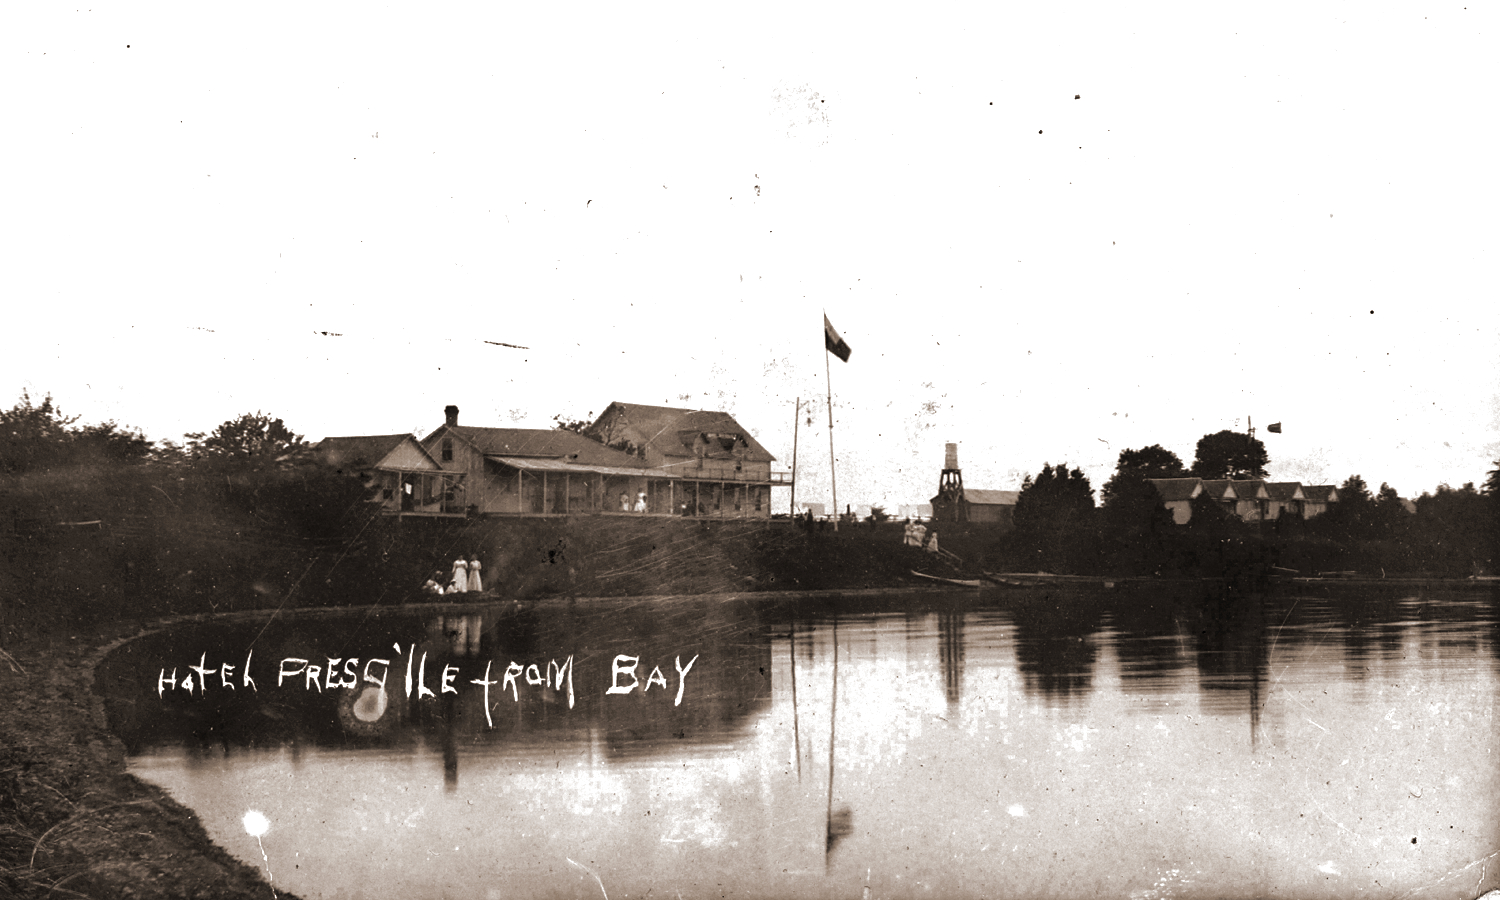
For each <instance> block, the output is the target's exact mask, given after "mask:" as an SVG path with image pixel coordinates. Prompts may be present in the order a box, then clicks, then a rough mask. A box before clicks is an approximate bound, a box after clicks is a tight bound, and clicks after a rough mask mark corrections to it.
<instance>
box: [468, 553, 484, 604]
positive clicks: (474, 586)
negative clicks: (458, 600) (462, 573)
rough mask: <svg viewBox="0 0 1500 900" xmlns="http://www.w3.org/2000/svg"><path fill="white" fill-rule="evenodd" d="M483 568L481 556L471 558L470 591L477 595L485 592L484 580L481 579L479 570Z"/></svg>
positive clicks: (476, 555)
mask: <svg viewBox="0 0 1500 900" xmlns="http://www.w3.org/2000/svg"><path fill="white" fill-rule="evenodd" d="M481 568H483V567H482V566H481V565H480V564H479V554H477V553H476V554H474V555H473V556H470V557H469V590H471V591H473V592H475V593H476V594H477V593H481V592H483V591H484V580H483V579H481V578H480V577H479V570H480V569H481Z"/></svg>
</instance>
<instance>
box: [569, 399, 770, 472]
mask: <svg viewBox="0 0 1500 900" xmlns="http://www.w3.org/2000/svg"><path fill="white" fill-rule="evenodd" d="M615 417H623V418H624V420H625V424H626V425H628V426H630V427H631V428H633V429H634V430H635V431H636V432H637V433H638V434H640V435H641V437H642V438H644V439H645V441H646V443H647V444H648V445H650V446H651V447H652V448H653V449H655V450H656V451H658V452H660V453H661V454H662V455H664V456H673V457H691V456H694V455H696V454H695V453H694V450H693V445H694V443H695V442H696V441H697V440H698V438H699V436H700V435H724V436H729V435H739V436H740V437H741V438H742V439H743V440H744V442H745V449H744V458H745V459H746V460H748V461H751V462H770V461H771V460H773V459H775V458H776V457H774V456H772V455H771V454H770V453H768V452H767V451H766V448H765V447H762V446H761V445H760V442H759V441H757V440H756V439H755V435H753V434H751V433H750V432H749V431H747V430H746V429H745V428H743V427H742V426H741V425H740V423H738V422H736V421H735V420H734V417H733V416H731V415H730V414H729V413H726V412H715V411H712V410H701V409H677V408H675V407H671V406H647V405H645V404H642V403H621V402H619V401H618V400H617V401H614V402H613V403H610V404H609V406H607V407H605V409H604V412H603V413H601V414H600V415H599V418H598V419H595V420H594V424H593V425H592V426H590V429H591V430H602V429H603V428H605V427H606V426H605V425H604V422H605V420H606V419H610V420H611V422H612V421H613V418H615ZM713 440H714V439H713V438H711V439H710V442H711V443H712V442H713ZM725 440H727V437H726V438H725ZM731 452H732V451H730V450H728V449H725V450H723V451H722V454H721V453H719V452H711V453H710V454H709V455H710V456H715V455H724V456H729V455H731Z"/></svg>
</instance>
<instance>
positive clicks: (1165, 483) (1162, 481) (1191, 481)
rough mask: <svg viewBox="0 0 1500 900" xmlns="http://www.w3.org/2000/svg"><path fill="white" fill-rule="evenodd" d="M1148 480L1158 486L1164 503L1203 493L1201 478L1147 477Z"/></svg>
mask: <svg viewBox="0 0 1500 900" xmlns="http://www.w3.org/2000/svg"><path fill="white" fill-rule="evenodd" d="M1146 480H1147V481H1149V482H1151V484H1152V486H1153V487H1155V488H1156V492H1157V493H1158V494H1160V495H1161V499H1162V502H1163V503H1171V502H1174V501H1178V500H1191V499H1193V498H1194V497H1196V496H1198V495H1199V494H1201V493H1203V479H1201V478H1147V479H1146Z"/></svg>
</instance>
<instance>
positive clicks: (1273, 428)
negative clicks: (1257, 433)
mask: <svg viewBox="0 0 1500 900" xmlns="http://www.w3.org/2000/svg"><path fill="white" fill-rule="evenodd" d="M1266 430H1267V431H1269V432H1271V433H1272V434H1281V423H1280V422H1272V423H1271V424H1270V425H1267V426H1266Z"/></svg>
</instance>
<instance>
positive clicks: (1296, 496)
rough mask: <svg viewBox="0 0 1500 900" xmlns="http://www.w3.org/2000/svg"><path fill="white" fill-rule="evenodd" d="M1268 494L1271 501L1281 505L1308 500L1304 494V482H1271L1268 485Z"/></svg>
mask: <svg viewBox="0 0 1500 900" xmlns="http://www.w3.org/2000/svg"><path fill="white" fill-rule="evenodd" d="M1266 493H1267V494H1270V495H1271V499H1272V500H1275V501H1277V502H1279V503H1287V502H1290V501H1292V500H1306V499H1307V497H1306V495H1304V494H1303V493H1302V482H1300V481H1271V482H1267V483H1266Z"/></svg>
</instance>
